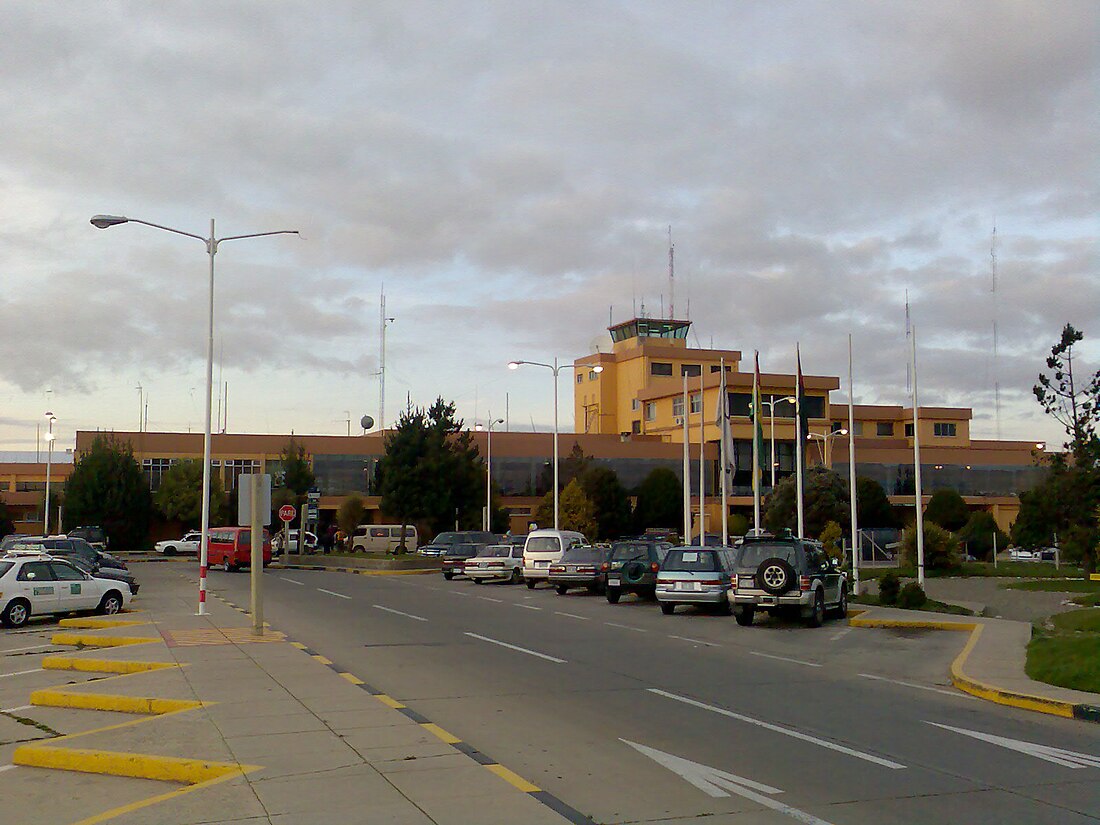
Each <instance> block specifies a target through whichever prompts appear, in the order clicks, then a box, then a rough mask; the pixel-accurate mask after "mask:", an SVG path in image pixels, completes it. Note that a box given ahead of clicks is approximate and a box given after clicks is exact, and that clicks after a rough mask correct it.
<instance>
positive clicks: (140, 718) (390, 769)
mask: <svg viewBox="0 0 1100 825" xmlns="http://www.w3.org/2000/svg"><path fill="white" fill-rule="evenodd" d="M182 572H183V571H180V570H178V569H177V568H176V567H175V565H151V566H149V567H147V568H145V569H144V570H143V571H142V575H143V587H142V591H141V596H142V598H141V600H140V605H139V607H140V611H141V612H138V613H134V614H132V615H127V616H120V617H117V618H121V619H131V620H134V621H142V622H145V623H144V624H134V625H131V626H126V627H81V626H80V623H79V620H78V622H77V627H74V628H61V629H60V630H61V632H60V633H59V634H57V635H55V636H54V640H55V641H56V642H58V643H60V644H61V645H64V646H68V647H70V648H72V649H74V650H76V649H77V648H79V647H80V646H83V647H82V648H81V649H79V650H78V652H73V653H63V654H60V655H58V654H56V651H53V655H54V658H55V659H56V661H54V662H53V663H52V664H47V663H44V664H43V665H42V666H43V667H44V668H46V669H45V670H43V672H42V673H40V674H36V681H35V683H34V684H33V685H32V686H31V687H37V688H39V690H38V691H34V692H31V693H30V694H29V695H28V697H27V702H28V704H29V705H31V708H30V709H28V710H23V711H22V713H24V714H25V715H27V716H31V717H32V718H33V717H34V716H35V715H36V714H43V715H46V716H48V715H50V714H53V715H54V717H55V718H60V716H62V715H63V716H64V724H61V723H60V722H55V723H54V725H53V726H52V727H53V729H54V730H56V731H57V732H61V733H70V734H72V735H71V736H70V737H61V738H41V739H37V740H35V741H33V742H27V743H24V744H22V745H20V746H19V747H18V748H16V749H15V751H14V756H13V759H12V761H13V762H14V763H15V765H16V766H17V767H16V768H15V769H13V770H8V771H5V772H3V773H0V793H2V794H3V795H4V798H5V799H9V800H14V799H19V800H26V801H27V804H23V802H21V804H20V808H21V810H22V811H23V814H24V816H25V818H28V819H33V820H34V821H35V822H37V823H40V825H52V823H55V822H56V823H58V825H64V823H74V822H80V823H88V825H90V823H92V822H101V821H107V820H108V819H109V820H110V821H112V822H117V823H120V825H154V823H156V824H157V825H162V824H163V823H174V825H192V824H194V825H197V823H214V822H226V823H229V822H232V823H249V824H250V825H252V824H253V823H256V824H258V823H281V824H282V825H290V824H291V823H302V825H322V824H323V823H341V824H343V823H348V822H370V823H394V825H405V823H409V825H429V824H430V823H437V824H438V825H449V824H451V823H453V824H454V825H468V824H470V823H478V824H479V825H481V824H483V823H484V825H491V823H501V824H502V825H503V824H504V823H518V822H522V823H531V824H532V825H541V824H542V823H546V824H547V825H550V823H555V824H556V825H560V824H561V823H563V822H567V821H574V822H577V821H584V819H583V818H582V817H579V815H577V814H576V812H574V811H571V809H568V808H567V806H562V805H561V803H558V802H557V800H555V799H554V798H553V797H549V796H548V795H546V794H544V793H543V792H542V791H541V790H540V789H539V788H537V787H535V786H534V785H531V784H530V783H527V782H526V781H525V780H523V779H522V778H521V777H519V776H517V775H516V774H514V773H512V772H511V771H509V770H508V769H507V768H506V767H504V766H501V765H498V764H496V763H495V762H493V761H492V760H491V759H488V758H486V757H485V756H484V755H483V754H479V753H478V752H477V751H476V750H474V749H473V748H471V747H469V746H468V745H465V743H462V742H460V741H458V740H457V739H456V738H455V737H453V736H451V735H450V734H449V733H447V731H445V730H443V729H442V728H439V727H437V726H435V725H433V724H431V723H429V722H427V720H423V719H419V718H418V716H417V714H415V712H413V711H410V710H409V709H407V708H404V707H403V706H402V705H400V703H398V702H395V701H394V700H392V699H390V698H389V697H388V696H384V695H381V694H378V693H377V692H376V691H373V690H372V689H370V688H369V686H368V685H366V684H364V683H363V681H362V680H360V679H358V678H357V677H355V676H354V675H352V674H348V673H341V672H339V671H337V670H336V669H335V668H334V667H333V666H332V664H331V663H330V662H328V660H326V659H324V658H323V657H321V656H317V655H315V654H312V653H311V652H310V651H308V650H305V649H304V648H303V647H302V646H301V645H296V644H295V643H293V642H292V641H290V640H287V639H285V638H284V637H283V636H282V634H280V633H278V632H277V629H276V630H270V629H269V630H268V632H267V633H266V634H265V636H264V639H263V641H260V640H259V639H257V638H256V637H254V636H253V634H252V632H251V629H250V628H251V624H250V618H249V617H248V616H246V615H244V614H243V613H242V612H241V611H240V609H239V608H235V607H233V606H231V605H228V604H225V603H223V602H221V601H218V600H216V599H215V600H213V601H211V602H208V607H209V611H210V612H209V614H208V615H206V616H201V617H200V616H195V615H194V610H195V588H194V587H193V585H192V584H191V583H190V582H189V581H188V580H187V578H185V576H184V575H181V574H182ZM84 624H85V625H87V624H89V623H88V622H86V621H85V622H84ZM91 624H96V622H94V620H93V622H91ZM121 639H131V640H137V641H136V642H135V643H133V644H128V645H121V646H110V647H100V645H102V644H104V643H105V642H112V641H119V640H121ZM143 640H144V641H143ZM91 645H94V646H95V647H89V646H91ZM45 658H49V657H45ZM150 663H152V664H155V665H156V667H152V668H150V667H149V664H150ZM57 667H63V668H65V669H66V670H68V672H66V673H61V672H55V671H54V668H57ZM125 671H135V672H132V673H127V672H125ZM111 673H114V674H116V675H113V676H111V675H109V676H107V678H103V676H104V674H111ZM57 685H60V686H61V688H60V689H57V690H42V689H41V688H42V687H44V686H50V687H52V686H57ZM82 714H83V716H82ZM120 720H121V721H120ZM39 766H41V767H39ZM151 777H157V778H156V779H153V778H151ZM47 789H48V791H47ZM44 791H46V792H45V793H44ZM58 792H60V793H58ZM555 805H558V806H560V807H561V808H562V809H564V810H565V813H566V816H564V817H563V815H562V814H560V813H558V812H557V811H556V810H555V807H554V806H555ZM101 812H103V813H105V814H106V816H99V815H100V814H101ZM570 814H571V815H570Z"/></svg>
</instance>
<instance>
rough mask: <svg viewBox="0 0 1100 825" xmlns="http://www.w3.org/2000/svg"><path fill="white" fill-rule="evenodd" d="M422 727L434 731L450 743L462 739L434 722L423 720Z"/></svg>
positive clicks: (455, 742)
mask: <svg viewBox="0 0 1100 825" xmlns="http://www.w3.org/2000/svg"><path fill="white" fill-rule="evenodd" d="M420 727H422V728H424V730H426V731H428V732H429V733H434V734H435V735H436V736H438V737H439V738H440V739H442V740H443V741H444V742H446V743H447V744H448V745H454V744H457V743H458V742H461V741H462V740H461V739H459V738H458V737H457V736H455V735H454V734H453V733H449V732H448V731H445V730H443V728H441V727H439V725H437V724H435V723H434V722H421V723H420Z"/></svg>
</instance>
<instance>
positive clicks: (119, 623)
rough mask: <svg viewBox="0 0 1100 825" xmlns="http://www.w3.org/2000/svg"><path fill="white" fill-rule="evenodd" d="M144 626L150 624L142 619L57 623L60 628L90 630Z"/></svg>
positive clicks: (83, 619) (65, 621)
mask: <svg viewBox="0 0 1100 825" xmlns="http://www.w3.org/2000/svg"><path fill="white" fill-rule="evenodd" d="M144 624H149V622H147V621H143V620H141V619H93V618H91V617H87V618H76V619H62V620H61V621H59V622H58V623H57V625H58V627H78V628H85V629H89V630H105V629H107V628H109V627H136V626H138V625H144Z"/></svg>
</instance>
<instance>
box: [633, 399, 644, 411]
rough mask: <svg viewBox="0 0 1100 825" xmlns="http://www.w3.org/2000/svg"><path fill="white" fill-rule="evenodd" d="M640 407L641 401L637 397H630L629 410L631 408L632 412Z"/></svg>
mask: <svg viewBox="0 0 1100 825" xmlns="http://www.w3.org/2000/svg"><path fill="white" fill-rule="evenodd" d="M641 408H642V402H641V401H639V400H638V399H637V398H633V399H631V401H630V409H631V410H633V411H634V412H637V411H638V410H640V409H641Z"/></svg>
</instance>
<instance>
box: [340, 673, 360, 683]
mask: <svg viewBox="0 0 1100 825" xmlns="http://www.w3.org/2000/svg"><path fill="white" fill-rule="evenodd" d="M340 675H341V676H342V677H344V678H345V679H347V680H348V681H349V682H351V683H352V684H353V685H362V684H365V683H364V682H363V680H362V679H360V678H359V677H358V676H356V675H355V674H354V673H344V672H341V673H340Z"/></svg>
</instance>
